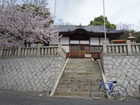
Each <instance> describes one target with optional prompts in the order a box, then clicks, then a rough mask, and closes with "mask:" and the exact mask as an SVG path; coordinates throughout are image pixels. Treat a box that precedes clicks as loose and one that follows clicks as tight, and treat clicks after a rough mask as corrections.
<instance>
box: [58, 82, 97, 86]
mask: <svg viewBox="0 0 140 105" xmlns="http://www.w3.org/2000/svg"><path fill="white" fill-rule="evenodd" d="M60 85H63V86H64V85H65V86H69V85H72V86H96V85H98V83H95V82H93V83H92V82H91V83H86V82H80V83H77V82H72V83H70V82H60Z"/></svg>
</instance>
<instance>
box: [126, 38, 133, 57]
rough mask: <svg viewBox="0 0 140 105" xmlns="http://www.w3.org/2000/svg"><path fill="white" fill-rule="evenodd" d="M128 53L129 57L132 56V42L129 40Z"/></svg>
mask: <svg viewBox="0 0 140 105" xmlns="http://www.w3.org/2000/svg"><path fill="white" fill-rule="evenodd" d="M127 51H128V55H132V49H131V41H130V40H127Z"/></svg>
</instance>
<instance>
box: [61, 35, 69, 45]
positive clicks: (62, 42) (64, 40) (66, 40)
mask: <svg viewBox="0 0 140 105" xmlns="http://www.w3.org/2000/svg"><path fill="white" fill-rule="evenodd" d="M60 42H61V44H69V37H62V38H61V40H60Z"/></svg>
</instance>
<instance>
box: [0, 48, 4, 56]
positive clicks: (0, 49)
mask: <svg viewBox="0 0 140 105" xmlns="http://www.w3.org/2000/svg"><path fill="white" fill-rule="evenodd" d="M2 53H3V47H1V48H0V57H1V56H2Z"/></svg>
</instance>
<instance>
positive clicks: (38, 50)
mask: <svg viewBox="0 0 140 105" xmlns="http://www.w3.org/2000/svg"><path fill="white" fill-rule="evenodd" d="M40 47H41V44H38V45H37V55H38V56H40Z"/></svg>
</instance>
